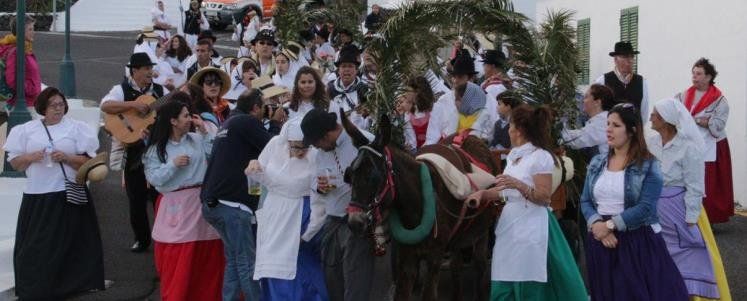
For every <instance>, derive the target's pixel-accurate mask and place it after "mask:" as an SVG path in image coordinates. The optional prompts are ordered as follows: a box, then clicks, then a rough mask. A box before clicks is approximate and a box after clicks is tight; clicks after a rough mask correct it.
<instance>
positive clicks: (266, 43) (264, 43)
mask: <svg viewBox="0 0 747 301" xmlns="http://www.w3.org/2000/svg"><path fill="white" fill-rule="evenodd" d="M257 44H259V45H272V43H270V42H265V41H259V42H257Z"/></svg>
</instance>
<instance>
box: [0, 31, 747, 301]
mask: <svg viewBox="0 0 747 301" xmlns="http://www.w3.org/2000/svg"><path fill="white" fill-rule="evenodd" d="M2 34H5V33H2ZM135 37H136V33H134V32H129V33H85V34H74V35H73V36H72V38H71V41H72V45H73V46H72V52H71V53H72V58H73V62H74V63H75V69H76V83H77V95H76V96H77V97H78V98H83V99H90V100H94V101H97V102H98V101H100V99H101V97H103V96H104V95H105V94H106V93H107V92H108V91H109V89H111V87H112V86H113V85H115V84H118V83H119V82H121V80H122V78H123V75H124V65H125V64H126V62H127V61H128V59H129V56H130V54H131V53H132V48H133V45H134V42H135ZM229 37H230V35H229V33H227V32H222V33H218V38H219V42H218V44H219V45H220V46H219V47H218V50H219V51H220V53H221V54H223V55H235V50H233V49H235V48H233V49H230V48H227V47H234V46H235V45H234V43H233V42H231V41H230V40H228V38H229ZM34 52H35V54H36V56H37V59H38V61H39V67H40V69H41V74H42V80H43V82H44V83H46V84H47V85H51V86H58V81H59V64H60V61H61V59H62V57H63V54H64V36H63V35H61V34H58V33H43V32H39V33H37V35H36V42H35V43H34ZM0 118H2V116H0ZM99 137H100V141H101V146H102V149H101V150H102V151H103V150H107V149H108V148H109V143H110V142H109V141H110V140H109V138H108V135H106V134H104V133H103V132H102V133H100V135H99ZM732 155H733V156H736V155H737V154H732ZM740 156H742V155H740ZM735 159H736V158H735ZM120 177H121V174H120V173H110V175H109V177H108V178H107V179H106V180H104V181H102V182H98V183H94V184H93V185H92V188H91V190H92V194H93V199H94V200H95V202H94V203H95V205H96V211H97V213H98V218H99V224H100V227H101V235H102V239H103V244H104V264H105V271H106V279H109V280H112V281H114V283H113V285H112V286H111V287H110V288H109V289H107V290H105V291H101V292H94V293H88V294H83V295H79V296H75V297H73V298H71V299H70V300H81V301H82V300H97V301H99V300H159V299H160V291H159V290H158V279H157V276H156V272H155V268H154V264H153V254H152V247H151V251H149V252H147V253H143V254H134V253H131V252H130V251H129V246H130V245H131V243H132V242H133V236H132V231H131V230H130V226H129V215H128V205H127V198H126V196H125V193H124V190H123V189H122V183H121V178H120ZM151 217H152V211H151ZM713 229H714V234H715V235H716V239H717V242H718V244H719V248H720V249H721V254H722V257H723V260H724V264H725V267H726V273H727V277H728V279H729V284H730V286H731V292H732V297H733V299H734V300H746V299H747V254H745V253H746V251H747V217H744V216H735V217H734V218H733V219H732V221H731V222H729V223H726V224H720V225H714V226H713ZM377 271H378V272H380V273H381V274H382V275H384V277H379V278H377V279H376V281H375V282H376V284H375V285H376V286H377V287H378V289H376V290H375V292H374V294H373V295H372V300H376V301H378V300H384V299H385V296H386V295H388V293H389V288H388V286H387V285H385V283H386V282H388V281H389V277H390V276H389V275H388V274H389V273H388V268H387V267H386V265H385V264H379V265H377ZM446 274H448V273H442V275H444V277H442V278H443V279H442V280H441V284H442V287H443V289H442V290H441V293H442V294H441V296H442V298H440V299H442V300H446V296H448V295H449V284H450V283H453V282H452V281H450V279H448V275H446ZM71 276H73V277H74V275H71Z"/></svg>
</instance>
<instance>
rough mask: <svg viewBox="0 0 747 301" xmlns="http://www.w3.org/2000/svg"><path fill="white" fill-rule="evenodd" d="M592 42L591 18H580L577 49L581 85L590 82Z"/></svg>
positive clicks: (577, 31)
mask: <svg viewBox="0 0 747 301" xmlns="http://www.w3.org/2000/svg"><path fill="white" fill-rule="evenodd" d="M590 42H591V20H590V19H588V18H586V19H582V20H578V22H577V23H576V49H577V50H578V74H577V75H576V79H577V82H578V84H579V85H586V84H589V65H590V61H589V59H590V44H591V43H590Z"/></svg>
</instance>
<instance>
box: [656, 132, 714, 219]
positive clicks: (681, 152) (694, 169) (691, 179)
mask: <svg viewBox="0 0 747 301" xmlns="http://www.w3.org/2000/svg"><path fill="white" fill-rule="evenodd" d="M646 144H647V145H648V150H649V151H650V152H651V154H653V155H654V156H656V158H658V159H659V161H661V173H662V174H663V175H664V186H670V187H684V188H685V221H687V222H688V223H691V224H694V223H697V222H698V216H699V215H700V208H701V203H702V201H703V197H704V196H705V192H704V191H705V190H704V185H705V184H704V180H705V163H704V162H703V158H702V155H700V154H698V151H697V150H696V149H695V147H694V146H693V145H692V144H690V143H689V141H687V140H684V139H683V138H682V137H681V136H680V135H675V136H674V138H673V139H672V141H669V143H667V144H666V145H662V143H661V136H660V135H659V134H658V133H657V134H656V135H653V136H650V137H648V139H647V142H646Z"/></svg>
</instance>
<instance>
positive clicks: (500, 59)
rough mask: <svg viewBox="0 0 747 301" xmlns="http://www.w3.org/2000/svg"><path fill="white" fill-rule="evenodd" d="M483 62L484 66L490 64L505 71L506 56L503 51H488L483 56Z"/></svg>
mask: <svg viewBox="0 0 747 301" xmlns="http://www.w3.org/2000/svg"><path fill="white" fill-rule="evenodd" d="M481 62H482V63H483V64H489V65H493V66H496V67H498V68H501V69H505V67H506V55H505V54H503V51H500V50H492V49H491V50H486V51H485V54H484V55H483V56H482V61H481Z"/></svg>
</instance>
